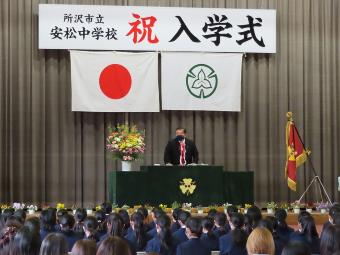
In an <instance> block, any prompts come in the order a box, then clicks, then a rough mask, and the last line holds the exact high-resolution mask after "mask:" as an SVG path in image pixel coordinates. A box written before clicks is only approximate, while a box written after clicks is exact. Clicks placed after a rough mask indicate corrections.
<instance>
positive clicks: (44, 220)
mask: <svg viewBox="0 0 340 255" xmlns="http://www.w3.org/2000/svg"><path fill="white" fill-rule="evenodd" d="M56 223H57V217H56V214H55V212H54V210H50V209H45V210H43V211H42V212H41V213H40V224H41V228H42V229H44V230H47V231H51V230H52V229H53V228H54V226H55V225H56Z"/></svg>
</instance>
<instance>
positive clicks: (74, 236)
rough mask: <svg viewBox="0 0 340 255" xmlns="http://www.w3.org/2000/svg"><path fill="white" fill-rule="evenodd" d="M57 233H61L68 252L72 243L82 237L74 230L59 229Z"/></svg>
mask: <svg viewBox="0 0 340 255" xmlns="http://www.w3.org/2000/svg"><path fill="white" fill-rule="evenodd" d="M59 233H61V234H62V235H63V236H64V237H65V239H66V241H67V244H68V251H69V252H70V251H71V250H72V247H73V245H74V244H75V243H76V242H77V241H78V240H81V239H83V237H82V236H81V235H79V234H78V233H76V232H74V231H73V230H69V231H60V232H59Z"/></svg>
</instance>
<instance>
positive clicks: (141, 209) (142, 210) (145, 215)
mask: <svg viewBox="0 0 340 255" xmlns="http://www.w3.org/2000/svg"><path fill="white" fill-rule="evenodd" d="M137 212H138V213H140V214H141V215H143V219H144V220H143V224H144V228H145V231H146V232H148V231H149V230H151V229H150V228H149V226H148V217H149V213H148V209H146V208H145V207H143V206H142V207H139V208H138V209H137Z"/></svg>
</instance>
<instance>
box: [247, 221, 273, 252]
mask: <svg viewBox="0 0 340 255" xmlns="http://www.w3.org/2000/svg"><path fill="white" fill-rule="evenodd" d="M246 246H247V252H248V255H253V254H269V255H274V254H275V245H274V240H273V236H272V234H271V233H270V231H269V230H268V229H266V228H259V227H257V228H255V229H254V230H253V231H252V232H251V234H250V235H249V237H248V240H247V245H246Z"/></svg>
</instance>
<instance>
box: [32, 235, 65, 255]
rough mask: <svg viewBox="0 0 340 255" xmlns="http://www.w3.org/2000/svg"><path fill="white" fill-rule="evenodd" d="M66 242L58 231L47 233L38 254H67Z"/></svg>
mask: <svg viewBox="0 0 340 255" xmlns="http://www.w3.org/2000/svg"><path fill="white" fill-rule="evenodd" d="M67 253H68V244H67V241H66V240H65V237H64V236H63V235H62V234H60V233H50V234H48V235H47V236H46V237H45V239H44V240H43V242H42V243H41V247H40V253H39V254H40V255H67Z"/></svg>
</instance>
